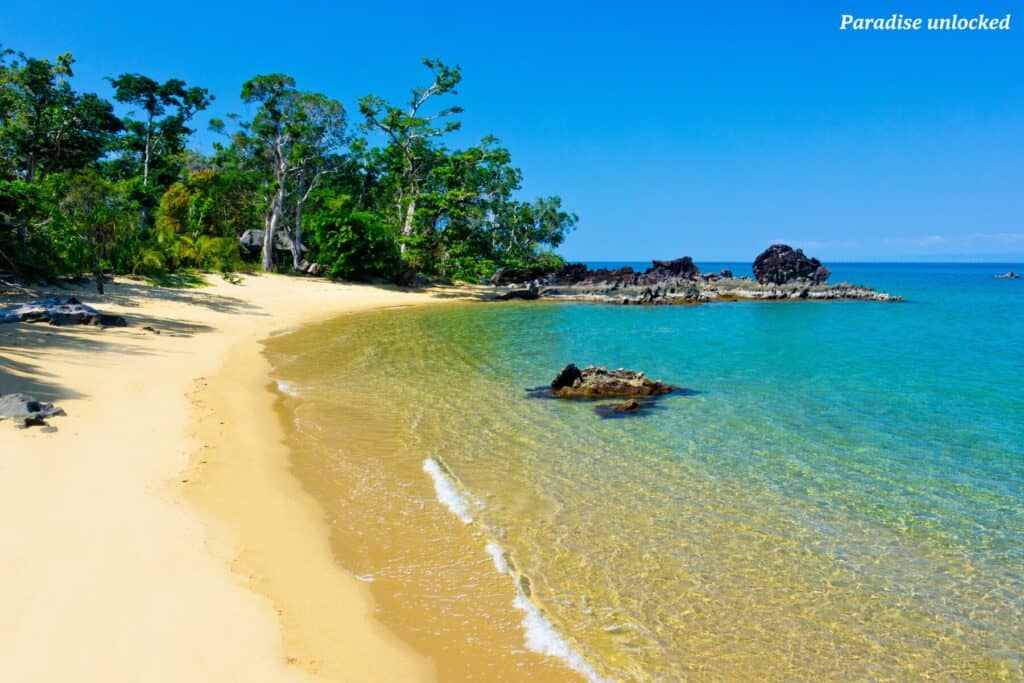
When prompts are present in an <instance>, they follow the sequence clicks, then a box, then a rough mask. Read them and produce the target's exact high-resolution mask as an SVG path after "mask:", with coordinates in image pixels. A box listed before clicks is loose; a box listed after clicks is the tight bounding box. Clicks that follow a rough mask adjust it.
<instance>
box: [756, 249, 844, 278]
mask: <svg viewBox="0 0 1024 683" xmlns="http://www.w3.org/2000/svg"><path fill="white" fill-rule="evenodd" d="M831 274H832V273H831V272H829V269H828V268H826V267H825V266H823V265H821V261H819V260H818V259H816V258H808V257H807V256H805V255H804V252H803V251H802V250H800V249H794V248H793V247H791V246H789V245H787V244H773V245H772V246H770V247H768V248H767V249H765V250H764V251H762V252H761V253H760V254H758V256H757V258H756V259H754V277H755V278H757V281H758V282H759V283H761V284H762V285H768V284H771V285H784V284H787V283H790V282H796V281H800V280H805V281H807V282H809V283H810V284H812V285H822V284H825V283H826V282H828V278H829V275H831Z"/></svg>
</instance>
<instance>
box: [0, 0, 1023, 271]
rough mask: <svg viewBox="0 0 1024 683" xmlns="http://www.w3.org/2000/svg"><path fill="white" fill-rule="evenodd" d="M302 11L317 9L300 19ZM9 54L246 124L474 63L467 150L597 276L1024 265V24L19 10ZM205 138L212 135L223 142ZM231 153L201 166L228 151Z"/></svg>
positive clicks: (905, 8)
mask: <svg viewBox="0 0 1024 683" xmlns="http://www.w3.org/2000/svg"><path fill="white" fill-rule="evenodd" d="M292 8H294V9H292ZM894 10H895V11H899V12H903V13H905V14H908V15H919V16H942V15H948V14H949V13H952V12H957V13H959V14H960V15H971V14H976V13H977V12H980V11H984V12H986V13H989V14H991V15H1004V14H1006V13H1007V12H1010V13H1017V12H1018V11H1019V16H1014V17H1013V24H1014V28H1013V29H1012V30H1011V31H1009V32H1007V33H1003V32H994V33H985V34H978V33H967V32H957V33H927V32H921V33H917V34H906V33H897V34H884V33H880V34H864V33H859V34H858V33H851V32H840V31H839V30H838V25H839V18H840V15H841V14H842V13H844V12H847V13H853V14H857V15H870V16H887V15H888V14H889V13H891V12H892V11H894ZM0 43H3V44H4V45H5V46H8V47H12V48H14V49H18V50H23V51H25V52H27V53H29V54H31V55H33V56H53V55H55V54H57V53H59V52H64V51H71V52H73V53H74V55H75V57H76V58H77V59H78V65H77V76H78V77H77V79H76V84H77V86H78V87H79V89H83V90H93V91H96V92H99V93H101V94H108V95H109V92H110V89H109V87H108V86H107V85H106V84H105V83H104V82H103V80H102V78H103V77H104V76H108V75H116V74H118V73H121V72H125V71H134V72H142V73H145V74H147V75H150V76H153V77H156V78H161V79H163V78H168V77H172V76H175V77H181V78H184V79H185V80H187V81H188V82H189V83H194V84H197V85H202V86H204V87H207V88H209V89H210V90H211V91H212V92H214V93H215V94H216V96H217V98H218V100H217V103H216V106H215V108H214V110H213V111H212V112H210V113H211V115H213V116H222V115H223V114H224V113H226V112H228V111H235V112H239V113H245V108H244V107H243V106H242V105H241V104H240V102H239V100H238V92H239V89H240V85H241V83H242V82H243V81H244V80H246V79H247V78H249V77H251V76H253V75H255V74H257V73H267V72H271V71H281V72H285V73H289V74H291V75H293V76H295V77H296V78H297V79H298V83H299V86H300V87H302V88H304V89H310V90H318V91H321V92H324V93H326V94H328V95H330V96H332V97H335V98H337V99H339V100H341V101H342V102H344V103H345V104H346V106H347V107H348V108H349V110H350V113H351V114H352V118H353V119H356V118H358V117H357V112H356V104H355V103H356V100H357V98H358V97H360V96H361V95H364V94H367V93H370V92H373V93H376V94H380V95H383V96H385V97H388V98H403V99H404V98H405V97H406V96H407V93H408V88H409V87H410V86H411V85H412V84H415V83H417V82H420V81H421V80H423V78H424V76H425V75H426V73H427V72H426V70H425V69H424V68H423V67H422V66H420V65H419V58H420V57H421V56H423V55H434V56H439V57H442V58H443V59H444V60H446V61H448V62H451V63H459V64H461V65H462V67H463V71H464V84H463V87H462V88H461V90H460V100H461V104H462V105H463V106H464V107H465V109H466V113H465V115H464V132H463V133H462V135H463V136H465V137H463V138H462V140H463V141H468V140H470V139H475V138H479V137H480V136H482V135H484V134H486V133H494V134H495V135H497V136H498V137H499V138H500V139H501V140H502V142H503V143H504V144H505V145H507V146H508V147H509V148H510V149H511V150H512V154H513V159H514V160H515V162H516V163H517V165H519V166H520V167H522V169H523V171H524V173H525V176H526V184H525V188H524V189H525V194H527V195H529V196H533V195H539V194H559V195H561V196H562V197H563V199H564V201H565V204H566V205H567V206H568V207H569V208H571V209H572V210H574V211H575V212H576V213H578V214H579V216H580V223H579V228H578V230H577V232H576V233H574V234H573V235H572V237H570V239H569V240H568V241H567V243H566V244H565V246H564V248H563V249H562V251H563V253H564V254H565V255H566V256H568V257H569V258H573V259H585V260H602V259H608V260H610V259H615V260H618V259H623V260H631V259H637V260H639V259H646V258H650V257H659V258H670V257H675V256H680V255H683V254H688V255H691V256H694V257H695V258H697V259H698V260H701V261H708V260H732V259H736V260H748V259H750V258H751V257H752V256H753V255H754V254H756V253H757V252H758V251H759V250H760V249H761V248H763V247H764V246H766V245H767V244H769V243H770V242H773V241H776V240H786V241H789V242H791V243H793V244H794V245H797V246H803V247H804V248H805V250H806V251H808V252H809V253H812V254H814V255H817V256H820V257H821V258H823V259H826V260H833V261H838V260H933V259H945V260H1015V261H1019V260H1022V259H1024V220H1022V218H1024V139H1022V135H1024V49H1022V48H1024V3H1021V2H1019V1H1018V2H1011V1H1007V0H990V1H989V2H973V1H969V0H964V1H963V2H947V1H941V0H940V1H936V0H932V1H931V2H913V1H907V0H903V1H901V2H898V3H894V2H867V1H860V0H847V1H846V2H842V3H833V2H829V1H828V0H821V1H820V2H809V1H808V2H800V3H796V2H790V3H786V2H778V3H776V2H731V3H722V2H710V1H709V2H705V3H700V4H697V3H685V2H665V3H647V2H642V1H633V2H615V3H597V2H586V3H584V2H558V1H555V2H552V1H551V0H548V1H546V2H537V3H535V2H523V1H520V2H509V3H486V2H461V1H456V0H453V1H451V2H445V3H435V2H431V3H426V2H424V3H415V4H414V3H410V2H406V3H392V2H387V1H384V0H375V1H371V2H359V3H347V2H338V1H334V2H318V1H316V0H314V1H311V2H305V3H281V2H267V1H266V0H252V1H250V2H245V3H233V2H204V3H195V2H189V1H183V2H173V3H125V2H116V3H115V2H82V1H81V0H75V1H73V2H72V1H69V0H51V1H49V2H45V3H42V2H35V1H26V0H13V1H12V0H8V2H6V3H5V8H4V10H3V12H2V18H0ZM205 125H206V124H205V120H204V121H202V122H201V124H200V126H201V127H203V128H205ZM209 140H210V137H209V135H208V134H205V133H204V134H203V135H200V136H197V145H203V144H206V145H208V144H209Z"/></svg>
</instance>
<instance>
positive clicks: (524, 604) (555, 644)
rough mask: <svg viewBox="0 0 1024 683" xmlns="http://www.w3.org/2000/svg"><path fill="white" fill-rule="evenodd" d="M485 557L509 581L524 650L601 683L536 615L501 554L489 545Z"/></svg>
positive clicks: (501, 551)
mask: <svg viewBox="0 0 1024 683" xmlns="http://www.w3.org/2000/svg"><path fill="white" fill-rule="evenodd" d="M486 550H487V554H489V555H490V556H491V559H492V560H494V567H495V568H496V569H497V570H498V571H499V572H501V573H502V574H508V575H509V576H510V577H512V582H513V584H514V585H515V588H516V597H515V599H514V600H513V601H512V605H513V606H515V607H516V608H517V609H521V610H522V611H523V612H525V613H526V616H524V617H523V631H525V632H526V647H528V648H529V649H531V650H533V651H534V652H538V653H540V654H542V655H548V656H549V657H557V658H558V659H561V660H562V661H563V662H565V663H566V664H568V665H569V668H570V669H572V670H573V671H577V672H579V673H581V674H583V675H584V676H585V677H586V678H587V680H588V681H591V683H604V681H605V679H603V678H601V676H600V675H598V673H597V671H595V670H594V667H592V666H591V665H590V664H588V663H587V660H585V659H583V657H582V656H580V653H578V652H576V651H575V650H573V649H572V646H570V645H569V643H568V642H566V640H565V638H563V637H562V636H561V635H560V634H559V633H558V631H557V630H555V626H554V624H552V623H551V622H550V621H549V620H548V618H547V617H546V616H544V613H543V612H541V611H540V608H538V607H537V606H536V605H535V604H533V602H532V601H531V600H530V598H528V597H527V596H526V594H525V593H523V589H522V587H521V586H520V583H519V578H518V577H517V576H516V573H515V572H514V571H513V570H512V567H511V566H510V565H509V563H508V559H507V558H506V557H505V551H504V550H502V549H501V546H499V545H498V544H497V543H494V542H493V541H491V542H489V543H488V544H487V547H486Z"/></svg>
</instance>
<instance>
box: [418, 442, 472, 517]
mask: <svg viewBox="0 0 1024 683" xmlns="http://www.w3.org/2000/svg"><path fill="white" fill-rule="evenodd" d="M423 471H424V472H426V473H427V474H429V475H430V478H431V479H433V480H434V491H436V492H437V499H438V500H440V501H441V502H442V503H443V504H444V506H445V507H447V508H448V509H449V510H451V511H452V514H454V515H455V516H456V517H458V518H459V519H461V520H462V523H463V524H469V523H470V522H472V521H473V515H472V514H471V513H470V509H469V501H468V500H467V499H466V497H465V496H463V495H462V494H461V493H459V490H458V489H457V488H456V487H455V484H454V483H453V482H452V481H451V480H450V479H449V478H448V477H447V476H446V475H445V473H444V470H442V469H441V466H440V465H439V464H438V463H437V461H436V460H434V459H433V458H427V459H426V460H424V461H423Z"/></svg>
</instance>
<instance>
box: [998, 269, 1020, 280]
mask: <svg viewBox="0 0 1024 683" xmlns="http://www.w3.org/2000/svg"><path fill="white" fill-rule="evenodd" d="M992 277H994V278H995V279H997V280H1019V279H1020V275H1019V274H1017V273H1015V272H1013V271H1012V270H1008V271H1006V272H1005V273H1000V274H999V275H993V276H992Z"/></svg>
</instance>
